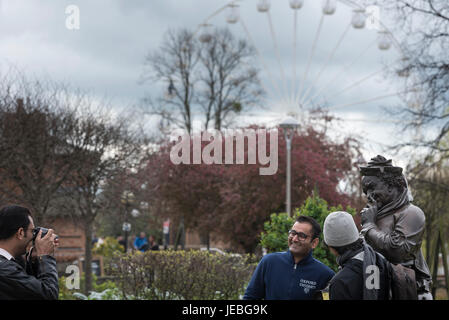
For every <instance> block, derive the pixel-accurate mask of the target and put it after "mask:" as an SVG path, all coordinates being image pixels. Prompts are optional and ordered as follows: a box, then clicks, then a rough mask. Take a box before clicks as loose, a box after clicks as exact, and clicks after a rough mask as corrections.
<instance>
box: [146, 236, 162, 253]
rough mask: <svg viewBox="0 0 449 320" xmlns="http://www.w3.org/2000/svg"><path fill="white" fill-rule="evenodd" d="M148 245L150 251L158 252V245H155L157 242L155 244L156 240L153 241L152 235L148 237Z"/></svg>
mask: <svg viewBox="0 0 449 320" xmlns="http://www.w3.org/2000/svg"><path fill="white" fill-rule="evenodd" d="M148 244H149V248H150V250H153V251H157V250H159V245H158V244H157V242H156V240H155V239H154V236H153V235H150V236H149V237H148Z"/></svg>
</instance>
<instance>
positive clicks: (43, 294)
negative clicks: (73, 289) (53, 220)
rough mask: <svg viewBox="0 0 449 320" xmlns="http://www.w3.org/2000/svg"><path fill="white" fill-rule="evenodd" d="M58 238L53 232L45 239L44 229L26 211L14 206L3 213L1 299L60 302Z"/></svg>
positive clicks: (0, 224) (0, 212) (0, 229)
mask: <svg viewBox="0 0 449 320" xmlns="http://www.w3.org/2000/svg"><path fill="white" fill-rule="evenodd" d="M38 229H39V231H38ZM33 231H34V232H33ZM45 231H46V230H45ZM45 231H44V233H45ZM55 238H56V235H55V234H54V232H53V230H52V229H49V230H48V231H47V232H46V234H45V235H44V236H43V229H42V228H35V226H34V222H33V218H32V217H31V212H30V211H29V210H28V209H27V208H24V207H21V206H16V205H12V206H7V207H3V208H2V209H1V210H0V300H19V299H21V300H25V299H33V300H37V299H48V300H53V299H54V300H56V299H58V293H59V286H58V273H57V270H56V260H55V258H54V257H53V254H54V250H55V247H57V246H58V241H57V239H55ZM31 243H33V247H32V248H31V249H30V250H29V251H28V252H26V249H27V248H28V247H29V245H30V244H31ZM24 254H26V258H25V263H24V262H23V259H22V256H23V255H24Z"/></svg>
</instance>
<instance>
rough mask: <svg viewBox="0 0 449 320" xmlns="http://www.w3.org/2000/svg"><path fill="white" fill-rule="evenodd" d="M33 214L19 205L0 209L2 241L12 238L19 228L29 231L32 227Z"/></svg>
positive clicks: (0, 238) (0, 235)
mask: <svg viewBox="0 0 449 320" xmlns="http://www.w3.org/2000/svg"><path fill="white" fill-rule="evenodd" d="M29 216H31V212H30V210H29V209H27V208H25V207H21V206H18V205H11V206H6V207H3V208H1V209H0V240H6V239H9V238H11V237H12V236H13V235H14V234H15V233H16V232H17V230H19V228H23V229H24V230H25V231H27V229H28V226H29V225H30V219H29V218H28V217H29Z"/></svg>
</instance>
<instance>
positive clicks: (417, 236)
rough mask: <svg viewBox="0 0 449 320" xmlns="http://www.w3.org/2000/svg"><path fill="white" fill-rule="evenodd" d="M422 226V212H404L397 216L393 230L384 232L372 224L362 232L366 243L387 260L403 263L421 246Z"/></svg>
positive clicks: (411, 257)
mask: <svg viewBox="0 0 449 320" xmlns="http://www.w3.org/2000/svg"><path fill="white" fill-rule="evenodd" d="M418 210H419V209H418ZM424 225H425V219H424V214H423V213H422V211H421V212H419V211H417V210H413V211H410V212H407V210H406V211H405V212H402V213H401V214H400V215H399V216H398V218H397V220H396V221H395V225H394V227H393V230H391V231H388V232H385V231H382V230H380V229H379V228H378V227H377V226H376V225H374V224H368V225H367V226H366V227H365V226H364V230H362V232H363V231H364V233H365V239H366V241H367V242H368V243H369V244H370V245H371V246H372V247H373V248H374V249H375V250H377V251H380V252H381V253H382V254H383V255H384V256H385V257H386V258H387V259H388V260H390V261H392V262H403V261H407V260H411V259H414V258H415V253H416V251H417V250H419V248H418V247H419V246H420V245H421V239H422V233H423V230H424Z"/></svg>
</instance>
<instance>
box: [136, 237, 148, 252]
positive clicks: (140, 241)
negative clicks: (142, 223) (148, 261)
mask: <svg viewBox="0 0 449 320" xmlns="http://www.w3.org/2000/svg"><path fill="white" fill-rule="evenodd" d="M146 243H148V241H147V238H140V237H137V238H136V240H134V248H136V249H138V250H140V247H141V246H143V245H144V244H146ZM140 251H143V250H140Z"/></svg>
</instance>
